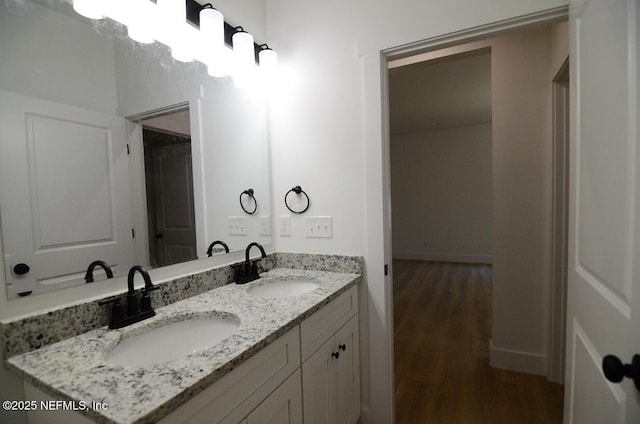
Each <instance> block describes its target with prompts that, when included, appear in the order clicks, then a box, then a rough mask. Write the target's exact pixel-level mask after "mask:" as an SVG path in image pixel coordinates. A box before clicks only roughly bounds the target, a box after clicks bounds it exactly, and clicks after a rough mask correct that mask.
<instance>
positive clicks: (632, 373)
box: [602, 354, 640, 391]
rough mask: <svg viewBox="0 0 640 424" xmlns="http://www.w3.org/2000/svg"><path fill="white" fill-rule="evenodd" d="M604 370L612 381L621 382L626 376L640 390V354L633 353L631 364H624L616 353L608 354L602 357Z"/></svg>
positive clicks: (605, 374)
mask: <svg viewBox="0 0 640 424" xmlns="http://www.w3.org/2000/svg"><path fill="white" fill-rule="evenodd" d="M602 371H603V372H604V376H605V377H606V378H607V380H609V381H610V382H612V383H619V382H621V381H622V380H623V379H624V378H625V377H627V378H630V379H632V380H633V383H634V384H635V386H636V389H638V391H640V355H637V354H636V355H633V359H632V360H631V363H630V364H623V363H622V361H621V360H620V358H618V357H617V356H615V355H607V356H605V357H604V358H602Z"/></svg>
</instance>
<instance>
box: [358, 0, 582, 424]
mask: <svg viewBox="0 0 640 424" xmlns="http://www.w3.org/2000/svg"><path fill="white" fill-rule="evenodd" d="M568 15H569V6H568V5H564V6H560V7H556V8H553V9H548V10H543V11H540V12H535V13H532V14H528V15H524V16H519V17H516V18H512V19H506V20H503V21H498V22H494V23H491V24H487V25H481V26H478V27H473V28H469V29H465V30H462V31H457V32H453V33H448V34H443V35H440V36H436V37H432V38H429V39H426V40H423V41H416V42H414V43H408V44H403V45H401V46H397V47H391V48H388V49H383V50H380V49H379V48H377V47H376V46H375V45H373V44H366V43H363V44H362V45H360V46H359V50H360V51H359V55H360V56H361V57H362V58H363V77H364V83H363V93H364V127H365V128H364V131H365V175H366V179H365V193H366V203H365V210H366V224H365V231H366V233H367V241H366V253H365V260H366V268H365V275H366V280H367V286H366V288H365V289H363V290H366V293H365V294H364V295H366V297H367V299H368V311H367V315H368V316H367V317H366V322H367V325H368V328H367V330H368V331H366V330H365V331H366V332H367V334H366V336H364V340H365V343H368V344H369V346H370V348H369V351H370V355H369V357H368V358H365V360H366V366H368V371H369V386H370V387H375V388H376V390H375V391H371V392H370V393H369V407H370V408H369V410H366V411H364V413H365V417H366V418H367V419H368V420H367V421H370V422H381V423H382V422H394V419H395V405H394V403H395V396H394V366H393V287H392V281H393V264H392V257H391V253H392V247H391V241H392V237H391V236H392V233H391V231H392V230H391V222H392V221H391V183H390V178H391V175H390V153H389V152H390V131H389V93H388V89H389V87H388V85H389V84H388V82H389V80H388V62H389V61H390V60H394V59H400V58H403V57H407V56H412V55H416V54H421V53H426V52H430V51H434V50H440V49H444V48H447V47H451V46H455V45H458V44H466V43H471V42H473V41H478V40H481V39H484V38H488V37H493V36H497V35H500V34H502V33H506V32H511V31H514V30H523V29H529V28H533V27H535V26H540V25H547V24H552V23H555V22H560V21H563V20H567V19H568ZM368 93H371V94H368ZM363 297H364V296H363ZM363 351H364V349H363Z"/></svg>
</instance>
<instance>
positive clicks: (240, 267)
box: [233, 241, 267, 284]
mask: <svg viewBox="0 0 640 424" xmlns="http://www.w3.org/2000/svg"><path fill="white" fill-rule="evenodd" d="M254 246H255V247H257V248H258V249H260V253H261V255H262V258H266V257H267V253H266V252H265V251H264V248H263V247H262V245H261V244H260V243H257V242H255V241H254V242H253V243H249V245H248V246H247V250H246V251H245V261H244V262H243V263H240V264H236V265H233V268H234V269H235V280H236V284H245V283H248V282H250V281H254V280H257V279H258V278H260V274H259V273H258V262H260V259H256V260H254V261H251V260H249V252H250V250H251V248H252V247H254Z"/></svg>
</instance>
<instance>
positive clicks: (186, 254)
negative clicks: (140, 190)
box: [140, 108, 197, 268]
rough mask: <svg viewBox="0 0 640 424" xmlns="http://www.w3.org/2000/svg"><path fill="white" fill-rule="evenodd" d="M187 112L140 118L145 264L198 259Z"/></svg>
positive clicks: (158, 265)
mask: <svg viewBox="0 0 640 424" xmlns="http://www.w3.org/2000/svg"><path fill="white" fill-rule="evenodd" d="M189 122H190V121H189V110H188V108H187V109H183V110H179V111H173V112H172V113H169V114H162V115H160V116H152V117H149V118H147V119H144V120H142V121H140V124H141V125H142V141H143V150H144V169H145V189H146V208H147V230H148V246H149V265H150V266H151V267H152V268H155V267H161V266H166V265H171V264H175V263H180V262H185V261H190V260H194V259H197V250H196V230H195V227H196V225H195V212H194V194H193V170H192V160H191V137H190V131H189V128H190V125H189Z"/></svg>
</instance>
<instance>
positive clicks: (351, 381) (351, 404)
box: [335, 317, 360, 424]
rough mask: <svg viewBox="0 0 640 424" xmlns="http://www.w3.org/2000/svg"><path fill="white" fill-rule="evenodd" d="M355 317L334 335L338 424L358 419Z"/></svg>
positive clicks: (357, 346) (358, 387)
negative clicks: (337, 354)
mask: <svg viewBox="0 0 640 424" xmlns="http://www.w3.org/2000/svg"><path fill="white" fill-rule="evenodd" d="M358 334H359V333H358V320H357V319H356V317H354V318H351V320H350V321H349V322H348V323H346V324H345V325H344V327H342V328H341V329H340V330H339V331H338V332H337V333H336V335H335V339H336V341H337V346H338V350H337V351H338V352H339V353H340V356H339V357H338V359H337V360H336V361H335V365H336V371H337V372H336V391H337V402H338V404H337V416H338V421H337V422H338V424H351V423H355V422H356V421H358V418H359V417H360V351H359V343H358Z"/></svg>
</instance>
